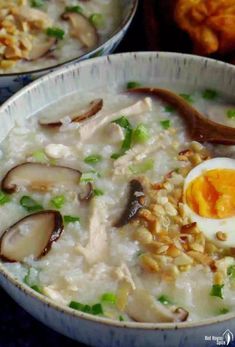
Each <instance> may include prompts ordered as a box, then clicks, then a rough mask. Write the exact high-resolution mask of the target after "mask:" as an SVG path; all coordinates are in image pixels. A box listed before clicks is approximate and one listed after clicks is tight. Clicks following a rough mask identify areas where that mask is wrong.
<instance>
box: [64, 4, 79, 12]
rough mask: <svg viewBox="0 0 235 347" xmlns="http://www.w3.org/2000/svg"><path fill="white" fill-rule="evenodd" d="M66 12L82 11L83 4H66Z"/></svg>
mask: <svg viewBox="0 0 235 347" xmlns="http://www.w3.org/2000/svg"><path fill="white" fill-rule="evenodd" d="M65 12H74V13H82V12H83V10H82V8H81V6H79V5H76V6H66V7H65Z"/></svg>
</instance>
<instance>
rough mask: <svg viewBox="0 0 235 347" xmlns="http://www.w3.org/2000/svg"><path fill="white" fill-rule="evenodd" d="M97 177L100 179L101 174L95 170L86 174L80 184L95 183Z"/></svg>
mask: <svg viewBox="0 0 235 347" xmlns="http://www.w3.org/2000/svg"><path fill="white" fill-rule="evenodd" d="M97 177H100V174H99V173H98V172H97V171H95V170H92V171H88V172H84V173H83V174H82V176H81V178H80V182H81V183H88V182H93V181H94V180H95V179H96V178H97Z"/></svg>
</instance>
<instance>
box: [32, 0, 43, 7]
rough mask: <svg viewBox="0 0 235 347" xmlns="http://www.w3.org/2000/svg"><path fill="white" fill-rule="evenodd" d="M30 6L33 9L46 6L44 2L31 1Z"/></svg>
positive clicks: (41, 0)
mask: <svg viewBox="0 0 235 347" xmlns="http://www.w3.org/2000/svg"><path fill="white" fill-rule="evenodd" d="M30 5H31V7H36V8H40V7H42V6H43V5H44V0H31V1H30Z"/></svg>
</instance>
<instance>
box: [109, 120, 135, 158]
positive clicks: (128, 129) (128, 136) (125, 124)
mask: <svg viewBox="0 0 235 347" xmlns="http://www.w3.org/2000/svg"><path fill="white" fill-rule="evenodd" d="M113 123H116V124H118V125H119V126H120V127H122V128H124V129H125V138H124V140H123V142H122V146H121V149H120V151H119V152H118V153H114V154H112V155H111V158H112V159H118V158H119V157H121V156H122V155H124V154H125V153H126V151H128V150H129V149H130V148H131V141H132V132H133V130H132V126H131V124H130V122H129V120H128V119H127V118H126V117H124V116H122V117H120V118H118V119H116V120H114V121H113Z"/></svg>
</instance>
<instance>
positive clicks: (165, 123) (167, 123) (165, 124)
mask: <svg viewBox="0 0 235 347" xmlns="http://www.w3.org/2000/svg"><path fill="white" fill-rule="evenodd" d="M160 124H161V126H162V128H163V129H165V130H167V129H169V128H170V126H171V121H170V120H169V119H165V120H162V121H160Z"/></svg>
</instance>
